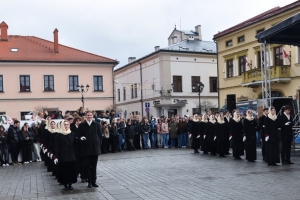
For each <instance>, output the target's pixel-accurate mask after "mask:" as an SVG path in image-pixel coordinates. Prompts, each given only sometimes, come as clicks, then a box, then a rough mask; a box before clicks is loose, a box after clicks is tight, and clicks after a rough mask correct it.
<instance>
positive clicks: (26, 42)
mask: <svg viewBox="0 0 300 200" xmlns="http://www.w3.org/2000/svg"><path fill="white" fill-rule="evenodd" d="M0 28H1V36H0V37H1V39H0V114H6V115H8V116H10V117H11V118H17V119H24V115H25V114H26V113H28V112H30V111H34V110H36V109H37V108H43V109H44V110H48V111H56V110H57V109H60V110H62V111H63V112H64V111H66V110H69V111H75V110H77V109H78V108H79V107H80V106H82V99H81V97H82V95H81V93H80V92H79V91H78V89H77V85H84V86H86V85H87V84H88V85H89V86H90V88H89V90H88V92H86V93H84V101H85V107H86V108H89V109H92V110H102V109H105V108H106V107H108V106H111V105H112V104H113V99H114V93H113V68H114V66H115V65H117V64H118V62H117V61H115V60H112V59H109V58H106V57H103V56H98V55H95V54H92V53H88V52H84V51H81V50H78V49H74V48H71V47H68V46H64V45H61V44H59V43H58V30H57V29H55V30H54V32H53V34H54V42H52V41H47V40H44V39H41V38H38V37H35V36H20V35H8V26H7V24H6V23H5V22H2V23H1V24H0Z"/></svg>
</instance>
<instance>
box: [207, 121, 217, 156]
mask: <svg viewBox="0 0 300 200" xmlns="http://www.w3.org/2000/svg"><path fill="white" fill-rule="evenodd" d="M216 123H217V122H215V123H212V122H211V121H209V122H208V123H207V126H206V131H205V132H206V137H207V141H208V146H209V151H210V154H211V155H216V153H217V141H216V140H214V137H215V136H216V135H215V134H216V128H217V124H216Z"/></svg>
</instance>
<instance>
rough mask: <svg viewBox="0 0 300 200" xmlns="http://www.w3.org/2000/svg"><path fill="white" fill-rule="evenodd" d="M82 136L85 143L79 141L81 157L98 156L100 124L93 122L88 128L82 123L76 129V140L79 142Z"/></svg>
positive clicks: (100, 134) (100, 137) (99, 152)
mask: <svg viewBox="0 0 300 200" xmlns="http://www.w3.org/2000/svg"><path fill="white" fill-rule="evenodd" d="M83 136H84V137H85V138H86V141H81V145H80V148H81V149H80V153H81V156H90V155H100V154H101V148H100V145H101V139H102V129H101V127H100V124H98V123H96V122H94V121H93V122H92V123H91V125H90V126H89V124H88V123H87V122H86V121H85V122H82V123H81V124H80V125H79V127H78V139H79V140H80V138H81V137H83Z"/></svg>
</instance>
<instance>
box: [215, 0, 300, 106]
mask: <svg viewBox="0 0 300 200" xmlns="http://www.w3.org/2000/svg"><path fill="white" fill-rule="evenodd" d="M298 12H300V2H299V1H296V2H294V3H292V4H289V5H286V6H284V7H276V8H273V9H271V10H268V11H266V12H264V13H261V14H260V15H258V16H255V17H253V18H251V19H248V20H246V21H244V22H241V23H240V24H237V25H235V26H233V27H231V28H228V29H226V30H224V31H222V32H219V33H217V34H216V35H214V40H215V41H216V43H217V47H218V83H219V103H220V107H222V106H223V105H225V104H226V102H227V95H230V94H235V95H236V101H237V102H239V101H247V100H254V99H260V98H262V74H261V50H260V43H258V42H257V39H256V38H255V36H256V35H257V34H258V33H259V32H261V31H264V30H267V29H269V28H270V27H272V26H274V25H276V24H278V23H279V22H281V21H283V20H285V19H287V18H289V17H290V16H292V15H294V14H296V13H298ZM269 55H270V56H269V57H270V66H271V77H270V81H271V91H272V92H271V95H272V96H273V97H296V94H297V90H298V89H299V84H300V79H299V76H300V70H299V66H300V64H299V48H298V47H293V46H289V45H277V44H272V45H270V53H269Z"/></svg>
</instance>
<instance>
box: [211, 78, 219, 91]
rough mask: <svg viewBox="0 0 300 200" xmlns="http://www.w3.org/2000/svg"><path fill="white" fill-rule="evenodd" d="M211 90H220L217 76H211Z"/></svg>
mask: <svg viewBox="0 0 300 200" xmlns="http://www.w3.org/2000/svg"><path fill="white" fill-rule="evenodd" d="M209 91H210V92H218V79H217V77H209Z"/></svg>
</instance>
